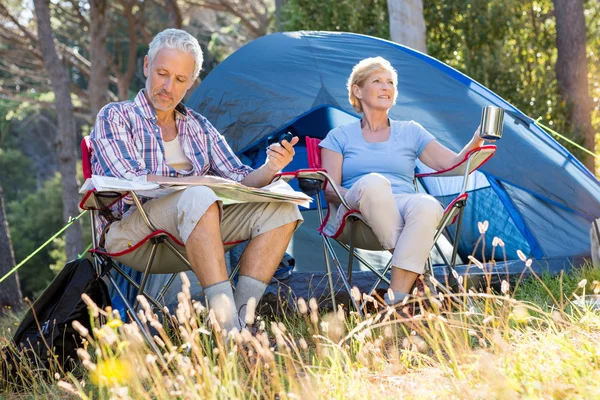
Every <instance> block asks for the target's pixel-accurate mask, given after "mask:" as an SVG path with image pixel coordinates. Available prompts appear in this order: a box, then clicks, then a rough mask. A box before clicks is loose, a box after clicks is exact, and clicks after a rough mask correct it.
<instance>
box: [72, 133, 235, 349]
mask: <svg viewBox="0 0 600 400" xmlns="http://www.w3.org/2000/svg"><path fill="white" fill-rule="evenodd" d="M91 155H92V147H91V143H90V139H89V137H85V138H83V140H82V141H81V161H82V167H83V176H84V178H85V179H88V178H91V177H92V167H91ZM126 196H128V197H127V198H131V200H132V201H133V204H134V205H135V206H136V207H137V209H138V211H139V212H140V215H141V216H142V219H143V220H144V222H145V223H146V225H147V226H148V228H149V229H150V230H151V233H150V234H149V235H147V236H146V237H144V238H143V239H142V240H140V241H139V242H137V243H131V247H129V248H128V249H126V250H124V251H122V252H119V253H109V252H107V251H106V250H105V249H103V248H102V247H101V246H99V237H100V233H99V232H97V227H96V218H95V217H96V215H101V216H102V217H104V218H105V219H107V220H108V221H109V223H112V222H113V221H115V220H116V218H115V216H114V215H113V212H112V210H111V206H112V205H114V204H115V203H116V202H117V201H119V200H121V199H123V198H125V197H126ZM79 207H80V208H82V209H84V210H89V211H90V220H91V228H92V249H91V250H90V253H92V254H93V256H94V264H95V268H96V271H97V272H98V273H100V272H101V271H104V272H106V271H110V270H111V269H114V270H115V271H117V272H118V273H119V274H120V275H121V276H122V277H123V278H125V280H126V281H127V282H128V283H129V284H130V285H132V286H133V287H134V288H136V289H137V290H138V293H137V294H138V295H143V296H145V297H146V298H147V299H148V301H149V302H150V303H151V304H152V305H153V306H155V307H156V308H157V309H159V310H161V309H162V308H163V306H164V305H163V304H161V301H162V300H163V298H164V295H165V293H166V292H167V290H168V289H169V287H170V286H171V284H172V283H173V281H174V280H175V278H176V276H177V273H179V272H182V271H187V270H189V269H191V267H190V263H189V261H188V260H187V259H186V258H185V256H184V255H183V250H184V244H183V243H181V242H180V241H179V240H177V238H176V237H175V236H174V235H172V234H171V233H169V232H167V231H164V230H159V229H156V227H155V226H154V225H153V224H152V221H151V219H150V217H149V216H148V215H147V214H146V212H145V211H144V208H143V207H142V201H141V199H140V196H139V195H138V194H137V193H136V192H135V191H97V190H95V189H93V190H89V191H87V192H86V193H85V195H84V197H83V199H82V200H81V203H80V205H79ZM241 242H243V241H239V242H230V243H223V246H232V245H235V244H238V243H241ZM134 251H135V252H142V254H144V253H145V254H148V260H147V262H146V265H145V267H144V268H143V269H138V268H139V266H134V265H128V267H130V268H132V269H135V270H139V271H140V272H143V275H142V279H141V282H140V283H139V284H138V283H137V282H135V281H134V280H133V279H132V278H131V277H130V276H129V274H127V273H126V272H125V271H124V270H123V269H122V268H121V267H120V266H119V265H117V263H115V262H113V259H114V260H117V261H118V260H119V258H120V257H121V256H123V255H125V254H128V253H132V252H134ZM161 252H167V253H171V254H170V255H169V256H170V260H169V262H168V263H164V264H161V266H160V273H170V274H171V276H170V277H169V279H168V281H167V282H166V283H165V285H164V286H163V288H162V289H161V290H160V291H159V293H158V295H157V296H156V298H153V297H152V296H149V295H148V294H147V293H146V292H145V291H144V288H145V286H146V283H147V281H148V276H149V275H150V274H151V273H153V272H152V270H153V266H154V262H155V260H156V259H157V258H163V257H157V255H159V254H160V253H161ZM155 267H156V266H155ZM238 270H239V265H238V266H237V267H236V268H235V269H234V270H233V271H232V274H231V275H230V278H231V277H232V276H233V275H234V274H235V273H236V272H237V271H238ZM107 277H108V279H109V281H110V282H111V284H112V285H113V287H114V289H115V291H116V293H117V295H118V296H119V297H120V298H121V300H122V301H123V304H124V305H125V308H126V309H127V311H128V313H129V315H130V317H131V318H132V319H133V320H134V321H135V322H136V323H137V324H138V325H139V326H140V328H141V331H142V333H143V334H144V336H145V338H146V339H147V340H148V342H149V343H150V344H151V346H153V349H154V350H155V351H157V353H158V354H161V353H160V352H159V351H158V348H155V347H156V345H155V344H154V341H153V340H151V338H150V336H149V334H148V332H146V330H145V329H144V326H143V325H142V324H141V322H140V320H139V319H138V317H137V314H136V312H135V306H136V304H137V302H136V304H134V305H132V304H131V303H130V302H129V301H128V300H127V298H126V296H125V295H124V294H123V292H122V291H121V289H120V288H119V285H118V284H117V283H116V282H115V279H114V277H113V276H112V274H110V273H108V274H107ZM136 297H137V296H136Z"/></svg>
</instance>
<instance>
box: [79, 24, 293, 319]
mask: <svg viewBox="0 0 600 400" xmlns="http://www.w3.org/2000/svg"><path fill="white" fill-rule="evenodd" d="M201 66H202V51H201V49H200V46H199V44H198V41H197V40H196V39H195V38H194V37H192V36H191V35H190V34H188V33H186V32H184V31H182V30H178V29H167V30H165V31H163V32H161V33H159V34H158V35H157V36H156V37H155V38H154V39H153V40H152V42H151V43H150V46H149V50H148V55H147V56H146V57H145V58H144V75H145V76H146V86H145V89H143V90H141V91H140V92H139V93H138V94H137V96H136V98H135V100H133V101H124V102H121V103H111V104H108V105H107V106H105V107H104V108H103V109H102V110H100V112H99V113H98V116H97V119H96V124H95V126H94V130H93V131H92V134H91V136H90V138H91V142H92V146H93V156H92V169H93V173H94V174H98V175H107V176H115V177H119V178H126V179H131V180H139V181H148V182H156V183H161V182H165V181H166V180H169V181H172V180H173V179H177V180H179V181H181V182H182V183H193V182H194V181H197V180H198V179H199V178H198V176H201V175H215V176H218V177H223V178H228V179H232V180H234V181H237V182H241V183H242V184H244V185H246V186H251V187H262V186H265V185H267V184H268V183H269V182H270V181H271V180H272V179H273V177H274V176H275V174H276V173H277V172H278V171H280V170H281V169H282V168H284V167H285V166H286V165H287V164H289V163H290V161H291V160H292V157H293V156H294V148H293V146H294V145H295V144H296V143H297V142H298V138H297V137H294V138H293V139H292V140H291V142H289V143H288V142H287V141H284V142H283V144H282V145H279V144H275V145H272V146H270V148H269V149H268V151H267V155H268V158H267V161H266V163H265V164H264V165H263V166H262V167H260V168H258V169H256V170H252V168H250V167H248V166H245V165H243V164H242V163H241V162H240V160H239V159H238V158H237V157H236V156H235V154H234V153H233V151H232V150H231V148H230V147H229V146H228V145H227V143H226V141H225V139H224V138H223V136H221V135H220V134H219V133H218V132H217V131H216V129H215V128H214V127H213V126H212V125H211V124H210V123H209V122H208V121H207V120H206V119H205V118H204V117H203V116H201V115H200V114H198V113H196V112H194V111H192V110H191V109H189V108H187V107H185V106H184V105H183V104H182V103H181V100H182V98H183V97H184V95H185V93H186V92H187V91H188V90H189V89H190V88H191V87H192V84H193V82H194V81H195V80H196V78H197V77H198V74H199V72H200V68H201ZM119 207H120V211H121V212H123V211H126V212H125V213H124V214H123V217H122V219H121V220H120V221H115V222H113V223H112V224H111V225H110V226H109V227H108V229H107V230H106V229H105V248H106V250H107V251H109V252H110V253H116V252H120V251H123V250H126V249H128V248H129V247H131V246H132V244H135V243H137V242H139V241H140V240H142V239H143V238H144V237H145V236H147V235H148V234H150V232H151V231H150V229H148V227H147V226H146V225H145V224H144V222H143V220H142V217H141V215H140V213H139V211H138V210H137V209H136V208H135V207H130V208H129V209H128V210H127V207H128V206H127V204H125V203H124V202H122V203H120V204H119ZM144 210H145V211H146V212H147V213H148V215H149V217H150V219H151V221H152V223H153V224H154V225H155V226H156V228H157V229H164V230H165V231H167V232H169V233H171V234H173V235H175V236H176V238H177V239H178V240H179V241H180V242H182V243H183V244H185V253H186V257H187V258H188V260H189V261H190V264H191V267H192V270H193V272H194V274H195V275H196V276H197V277H198V282H199V283H200V284H201V285H202V287H203V289H204V293H205V294H206V296H207V298H208V301H209V304H211V306H212V308H213V309H215V311H216V312H217V313H218V314H220V316H221V318H222V319H221V323H222V327H223V328H225V329H227V330H230V329H233V328H237V329H240V328H241V327H242V326H243V321H244V317H245V307H244V306H245V305H246V304H247V303H248V300H249V299H250V298H251V297H254V298H255V299H256V300H257V301H258V300H259V299H260V298H261V297H262V295H263V293H264V290H265V288H266V284H267V282H269V280H270V279H271V277H272V276H273V273H274V272H275V269H276V268H277V265H278V264H279V262H280V261H281V258H282V256H283V254H284V252H285V249H286V247H287V245H288V243H289V241H290V239H291V236H292V234H293V232H294V230H295V229H296V227H297V226H298V225H299V224H300V223H302V216H301V214H300V212H299V210H298V207H297V206H295V205H293V204H290V203H247V204H236V205H230V206H225V207H223V206H222V203H221V202H220V201H219V199H218V197H217V196H216V195H215V193H214V192H213V191H212V190H210V189H209V188H207V187H205V186H191V187H189V188H187V189H186V190H183V191H179V192H176V193H172V194H169V195H166V196H164V197H161V198H157V199H153V200H150V201H148V202H146V203H145V204H144ZM247 239H249V243H248V246H247V247H246V250H245V251H244V253H243V255H242V257H241V259H240V264H241V269H240V278H239V281H238V285H237V288H236V290H235V294H234V293H233V290H232V287H231V285H230V283H229V281H228V277H227V270H226V265H225V257H224V247H223V244H224V243H227V242H239V241H243V240H247ZM140 253H142V252H140V251H134V252H131V253H129V254H127V255H124V256H122V257H119V258H118V260H119V261H121V262H122V263H124V264H125V265H127V266H129V267H131V268H133V269H136V270H141V271H143V269H144V265H145V260H146V259H147V254H140ZM164 253H167V252H164ZM164 253H159V254H158V255H157V256H158V257H159V259H157V260H155V261H154V263H153V271H155V272H156V271H161V270H164V269H167V268H168V267H165V263H168V262H169V261H168V260H167V259H166V258H163V259H160V258H161V257H160V256H161V254H163V255H165V254H164ZM240 321H242V322H240Z"/></svg>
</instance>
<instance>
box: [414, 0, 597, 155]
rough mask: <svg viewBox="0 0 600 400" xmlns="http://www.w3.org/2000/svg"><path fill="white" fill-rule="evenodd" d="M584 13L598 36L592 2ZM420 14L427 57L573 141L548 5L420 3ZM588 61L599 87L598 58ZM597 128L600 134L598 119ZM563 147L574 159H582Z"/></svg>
mask: <svg viewBox="0 0 600 400" xmlns="http://www.w3.org/2000/svg"><path fill="white" fill-rule="evenodd" d="M587 7H588V9H587V11H586V13H587V15H588V20H590V24H588V26H589V25H594V26H595V29H596V31H597V30H598V27H597V24H598V22H599V21H600V15H599V14H598V8H599V7H598V5H597V4H595V3H594V2H591V1H590V2H588V4H587ZM592 7H593V8H594V9H595V10H592ZM423 9H424V14H425V21H426V24H427V48H428V51H429V54H430V55H431V56H433V57H435V58H437V59H439V60H441V61H443V62H445V63H447V64H448V65H450V66H452V67H454V68H456V69H458V70H460V71H461V72H464V73H465V74H467V75H468V76H470V77H471V78H473V79H475V80H476V81H478V82H480V83H481V84H483V85H484V86H486V87H488V88H490V89H491V90H493V91H494V92H496V93H498V94H499V95H500V96H502V97H503V98H504V99H506V100H507V101H508V102H510V103H511V104H513V105H514V106H515V107H517V108H518V109H520V110H521V111H523V112H524V113H525V114H527V115H529V116H531V117H532V118H538V117H541V118H542V121H543V122H544V123H545V124H547V125H549V126H551V127H552V128H553V129H555V130H556V131H558V132H561V133H563V134H566V135H567V136H570V137H574V136H575V135H574V131H573V130H572V129H571V127H570V125H569V121H568V119H567V109H566V106H565V103H564V102H563V101H562V99H561V97H560V95H559V92H558V85H557V80H556V69H555V65H556V58H557V50H556V22H555V18H554V7H553V4H552V1H551V0H536V1H525V2H523V1H520V0H487V1H477V2H465V1H463V0H448V1H445V2H437V1H433V0H424V1H423ZM594 19H595V21H593V20H594ZM589 37H590V42H589V45H590V49H593V48H594V47H592V46H596V47H595V49H596V52H597V45H598V44H599V41H598V39H597V38H596V39H592V35H590V36H589ZM590 57H591V59H590V68H591V70H592V71H590V72H592V73H591V74H590V78H591V82H590V83H591V85H592V87H594V85H595V87H598V76H597V74H598V71H597V67H596V65H595V64H597V60H598V58H597V57H598V55H597V54H596V55H595V56H590ZM594 60H596V62H593V61H594ZM596 101H597V99H596ZM595 104H596V105H598V102H596V103H595ZM596 112H597V111H596ZM595 126H596V130H598V129H600V120H598V119H597V118H596V120H595ZM580 143H583V138H581V142H580ZM562 144H563V145H565V147H567V148H568V149H569V150H570V151H572V152H573V153H574V154H575V155H576V156H578V157H581V156H582V155H583V153H582V152H581V151H580V150H578V149H576V148H574V147H572V146H569V145H568V144H566V143H562Z"/></svg>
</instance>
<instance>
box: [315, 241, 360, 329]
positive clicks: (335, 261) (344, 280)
mask: <svg viewBox="0 0 600 400" xmlns="http://www.w3.org/2000/svg"><path fill="white" fill-rule="evenodd" d="M322 237H323V240H324V243H325V245H326V246H327V250H328V251H329V254H330V255H331V257H332V259H333V261H334V264H335V267H336V269H337V270H338V273H339V274H340V279H341V280H342V283H343V284H344V287H345V288H346V291H347V292H348V294H349V295H350V301H351V302H352V305H353V306H354V308H355V309H356V311H357V312H358V315H360V317H361V318H362V317H363V313H362V311H361V309H360V308H359V307H358V303H357V302H356V299H354V296H352V289H351V288H350V285H349V283H348V280H347V279H346V274H345V273H344V270H343V269H342V265H341V264H340V262H339V260H338V258H337V256H336V255H335V252H334V251H333V246H332V244H331V242H330V241H329V238H328V237H326V236H322Z"/></svg>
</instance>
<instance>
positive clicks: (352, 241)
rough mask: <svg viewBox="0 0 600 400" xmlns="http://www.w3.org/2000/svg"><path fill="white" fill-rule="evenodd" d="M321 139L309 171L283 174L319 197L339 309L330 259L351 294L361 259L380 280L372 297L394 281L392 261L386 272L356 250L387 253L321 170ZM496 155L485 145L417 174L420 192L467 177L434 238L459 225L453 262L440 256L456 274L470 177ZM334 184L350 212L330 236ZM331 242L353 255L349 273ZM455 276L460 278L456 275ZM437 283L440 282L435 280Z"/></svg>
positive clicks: (312, 150) (309, 142) (311, 146)
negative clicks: (324, 195)
mask: <svg viewBox="0 0 600 400" xmlns="http://www.w3.org/2000/svg"><path fill="white" fill-rule="evenodd" d="M320 142H321V140H319V139H313V138H310V137H306V151H307V156H308V166H309V169H304V170H298V171H296V172H290V173H284V174H283V175H284V176H285V175H287V178H290V177H295V178H297V179H298V182H299V186H300V189H301V190H302V191H303V192H305V193H306V194H308V195H311V196H312V195H316V200H317V209H318V215H319V220H320V222H321V225H320V226H319V228H318V231H319V233H320V234H321V238H322V242H323V250H324V253H325V266H326V268H327V273H328V275H329V287H330V291H331V297H332V302H333V306H334V308H335V307H336V306H335V292H334V285H333V280H332V276H331V267H330V262H329V256H331V259H332V260H333V263H334V265H335V267H336V269H337V271H338V274H339V276H340V279H341V280H342V283H343V285H344V287H345V288H346V290H347V291H348V293H351V284H352V263H353V259H354V258H356V259H358V260H359V261H360V262H361V263H362V264H363V265H364V266H365V267H367V268H368V269H369V270H371V271H372V272H373V273H374V274H375V275H376V276H377V281H376V282H375V284H374V285H373V286H372V288H371V289H370V290H369V293H368V294H369V295H371V294H372V293H373V292H374V291H375V289H376V288H377V287H378V286H379V284H380V283H381V281H384V282H386V283H388V284H389V283H390V280H389V279H388V278H387V277H386V273H387V272H388V271H389V270H390V268H391V258H390V261H389V262H388V263H387V265H386V267H385V268H384V270H383V271H380V270H378V269H377V268H375V267H374V266H372V265H371V264H369V263H368V262H367V261H366V260H365V259H364V258H363V257H361V256H360V254H358V253H357V252H356V251H355V250H356V249H364V250H384V249H383V248H382V247H381V244H380V243H379V240H378V239H377V237H376V236H375V234H374V233H373V231H372V230H371V228H370V227H369V226H368V225H367V224H366V223H365V222H364V220H363V219H362V216H361V214H360V212H359V211H358V210H355V209H352V208H351V207H350V206H349V205H348V204H347V203H346V201H345V200H344V198H343V196H342V195H341V194H340V191H339V189H338V187H337V185H336V184H335V183H334V182H333V181H332V180H331V178H330V177H329V175H328V174H327V171H326V170H324V169H323V168H322V167H321V150H320V148H319V143H320ZM495 152H496V146H490V145H488V146H482V147H479V148H476V149H473V150H471V151H470V152H469V153H468V154H466V155H465V158H464V159H463V160H462V161H460V162H459V163H458V164H456V165H454V166H453V167H451V168H448V169H446V170H443V171H436V172H431V173H420V174H415V188H416V189H417V191H418V185H417V179H422V178H425V177H433V176H436V177H445V176H463V184H462V188H461V190H460V192H459V193H458V195H457V196H456V197H455V198H454V200H452V201H451V202H450V204H448V206H447V207H446V209H445V210H444V214H443V216H442V219H441V221H440V222H439V224H438V227H437V229H436V231H435V235H434V243H435V245H436V246H437V240H438V239H439V237H440V235H441V234H442V233H443V231H444V230H445V229H446V228H447V227H448V226H449V225H451V224H453V223H455V222H456V223H457V226H456V230H455V234H454V240H453V248H452V256H451V259H450V260H447V259H446V257H445V256H444V254H443V252H442V251H440V250H439V247H438V251H439V253H440V255H441V256H442V258H443V260H444V262H445V265H446V268H448V271H449V272H450V273H452V272H453V271H454V265H455V263H456V257H457V251H458V237H459V235H460V228H461V224H462V217H463V213H464V208H465V206H466V204H467V199H468V197H469V195H468V193H466V190H467V185H468V180H469V175H470V174H471V173H472V172H473V171H475V170H477V169H478V168H479V167H481V166H482V165H483V164H484V163H485V162H487V161H488V160H489V159H490V158H491V157H492V156H493V155H494V153H495ZM328 184H329V185H331V187H332V189H333V191H334V193H335V194H336V195H337V197H338V198H339V200H340V203H341V204H342V205H343V206H344V207H346V209H347V210H348V211H347V212H346V214H345V215H344V218H343V222H342V224H341V226H340V227H339V229H338V230H337V232H335V233H334V234H331V235H330V234H328V233H326V232H325V227H326V225H327V222H328V220H329V218H330V216H333V218H335V215H336V213H337V207H336V206H334V205H329V207H328V211H327V215H326V216H325V217H323V211H322V202H321V197H320V195H321V192H322V191H323V190H324V189H325V187H326V186H327V185H328ZM331 240H335V241H336V242H337V243H339V244H340V245H341V246H342V247H343V248H345V249H346V250H347V251H348V252H349V259H348V269H347V273H345V272H344V270H343V269H342V266H341V263H340V261H339V258H338V256H337V255H336V254H335V251H334V249H333V246H332V243H331ZM426 271H427V272H428V273H429V274H431V277H433V266H432V263H431V258H429V259H428V260H427V264H426ZM453 275H455V276H456V273H455V272H454V273H453ZM457 281H458V285H459V288H460V289H461V290H462V291H464V288H463V287H462V284H461V283H460V280H459V279H457ZM434 282H436V281H434ZM439 287H440V288H441V289H442V290H444V291H446V292H447V293H450V292H449V291H448V290H447V289H445V288H442V287H441V286H439ZM350 300H351V301H352V303H353V305H354V307H355V308H356V310H357V311H358V313H359V314H360V315H362V312H361V308H360V307H359V306H358V304H357V302H356V300H355V299H354V296H352V295H351V296H350Z"/></svg>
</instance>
